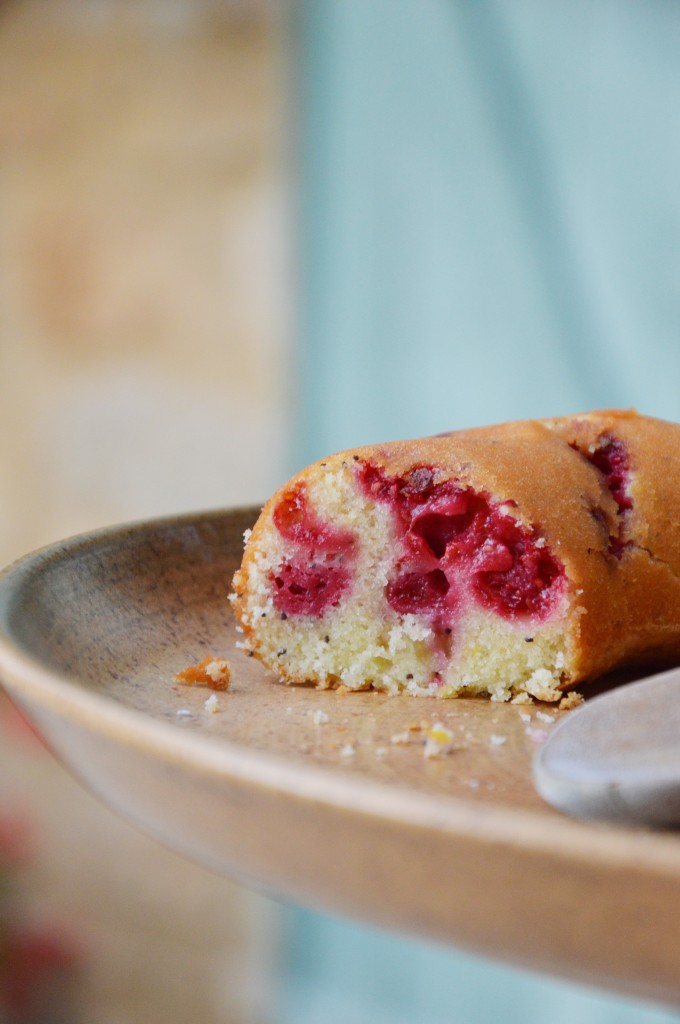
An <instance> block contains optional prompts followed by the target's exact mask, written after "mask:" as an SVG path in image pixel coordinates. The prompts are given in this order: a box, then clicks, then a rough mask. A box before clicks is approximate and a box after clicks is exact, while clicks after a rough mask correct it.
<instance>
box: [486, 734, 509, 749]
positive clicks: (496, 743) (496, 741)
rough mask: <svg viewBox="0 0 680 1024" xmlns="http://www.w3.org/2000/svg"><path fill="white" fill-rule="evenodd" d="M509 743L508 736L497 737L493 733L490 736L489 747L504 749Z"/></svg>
mask: <svg viewBox="0 0 680 1024" xmlns="http://www.w3.org/2000/svg"><path fill="white" fill-rule="evenodd" d="M507 741H508V737H507V736H497V735H496V734H495V733H492V735H491V736H489V746H491V747H502V746H503V744H504V743H507Z"/></svg>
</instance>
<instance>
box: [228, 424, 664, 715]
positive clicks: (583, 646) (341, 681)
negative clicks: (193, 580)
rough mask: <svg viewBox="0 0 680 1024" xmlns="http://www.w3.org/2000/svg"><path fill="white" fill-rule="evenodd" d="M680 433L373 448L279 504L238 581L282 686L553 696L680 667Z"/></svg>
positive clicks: (507, 436)
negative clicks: (644, 669)
mask: <svg viewBox="0 0 680 1024" xmlns="http://www.w3.org/2000/svg"><path fill="white" fill-rule="evenodd" d="M679 500H680V426H678V425H677V424H673V423H668V422H665V421H662V420H658V419H652V418H650V417H645V416H640V415H637V414H636V413H633V412H619V411H605V412H593V413H586V414H582V415H577V416H569V417H562V418H558V419H553V420H540V421H538V420H536V421H522V422H517V423H506V424H502V425H500V426H494V427H484V428H477V429H473V430H466V431H455V432H452V433H449V434H444V435H440V436H438V437H430V438H422V439H418V440H413V441H400V442H393V443H390V444H383V445H374V446H370V447H365V448H356V449H353V450H352V451H347V452H342V453H340V454H338V455H333V456H331V457H329V458H327V459H324V460H323V461H321V462H317V463H315V464H314V465H312V466H310V467H308V468H307V469H305V470H304V471H303V472H301V473H299V474H298V475H297V476H295V477H293V479H292V480H290V481H289V482H288V483H287V484H286V485H285V486H284V487H283V488H282V489H281V490H280V491H278V492H277V493H276V494H275V495H274V496H273V497H272V498H271V499H270V501H269V502H267V504H266V505H265V507H264V509H263V510H262V514H261V516H260V518H259V519H258V521H257V523H256V525H255V527H254V529H253V530H252V533H250V534H249V536H248V537H247V540H246V548H245V553H244V557H243V563H242V565H241V568H240V569H239V571H238V572H237V573H236V575H235V577H234V583H233V588H234V593H233V595H232V600H233V605H234V610H235V613H236V616H237V618H238V620H239V621H240V623H241V626H242V628H243V631H244V643H245V644H246V645H247V647H248V649H249V650H250V651H252V652H253V654H254V655H255V656H256V657H258V658H260V659H261V661H263V662H264V664H265V665H267V666H269V667H270V668H271V669H272V670H273V671H274V672H275V673H276V674H277V676H278V677H279V678H281V679H283V680H286V681H288V682H291V683H305V682H309V683H313V684H315V685H317V686H319V687H331V686H340V685H343V686H345V687H346V688H348V689H350V690H357V689H366V688H367V687H375V688H376V689H380V690H384V691H387V692H389V693H397V692H401V691H403V692H407V693H411V694H419V695H425V694H427V695H434V696H438V697H455V696H460V695H473V694H483V695H488V696H490V697H491V698H492V699H493V700H500V701H505V700H509V699H512V698H518V697H519V696H520V695H529V696H530V697H534V698H537V699H539V700H547V701H556V700H559V699H560V698H561V697H562V692H563V691H564V690H566V689H569V688H570V687H572V686H573V685H575V684H576V683H577V682H580V681H582V680H585V679H591V678H594V677H596V676H598V675H600V674H602V673H604V672H606V671H608V670H609V669H612V668H614V667H616V666H619V665H624V664H631V663H649V664H660V663H669V662H672V661H674V660H680V517H679V515H678V502H679Z"/></svg>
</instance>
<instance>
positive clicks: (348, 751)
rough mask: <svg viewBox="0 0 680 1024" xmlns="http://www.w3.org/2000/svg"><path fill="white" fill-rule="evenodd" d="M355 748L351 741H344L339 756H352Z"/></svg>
mask: <svg viewBox="0 0 680 1024" xmlns="http://www.w3.org/2000/svg"><path fill="white" fill-rule="evenodd" d="M354 754H355V750H354V747H353V746H352V744H351V743H346V744H345V745H344V747H342V748H341V749H340V757H354Z"/></svg>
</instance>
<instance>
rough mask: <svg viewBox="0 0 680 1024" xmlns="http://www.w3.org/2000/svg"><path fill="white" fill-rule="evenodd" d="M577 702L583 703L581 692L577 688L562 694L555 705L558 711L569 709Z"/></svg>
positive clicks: (574, 706)
mask: <svg viewBox="0 0 680 1024" xmlns="http://www.w3.org/2000/svg"><path fill="white" fill-rule="evenodd" d="M579 704H583V694H582V693H579V692H578V691H577V690H572V691H571V693H567V694H565V695H564V697H563V698H562V700H561V701H560V702H559V704H558V705H557V707H558V710H559V711H571V709H572V708H577V707H578V706H579Z"/></svg>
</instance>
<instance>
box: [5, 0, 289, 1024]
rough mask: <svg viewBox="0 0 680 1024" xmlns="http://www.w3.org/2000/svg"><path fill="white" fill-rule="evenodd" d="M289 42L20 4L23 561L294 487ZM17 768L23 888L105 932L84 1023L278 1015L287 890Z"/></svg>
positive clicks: (39, 767)
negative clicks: (215, 864) (280, 926)
mask: <svg viewBox="0 0 680 1024" xmlns="http://www.w3.org/2000/svg"><path fill="white" fill-rule="evenodd" d="M284 38H285V26H284V24H283V23H282V13H281V5H276V6H274V4H273V3H272V4H271V5H270V4H269V3H266V2H265V0H259V2H255V0H251V2H249V0H239V2H235V0H232V2H229V0H4V2H2V3H0V434H1V436H2V443H1V444H0V496H1V500H0V561H2V562H3V563H5V562H8V561H10V560H11V559H13V558H15V557H17V556H19V555H21V554H23V553H24V552H26V551H28V550H30V549H32V548H35V547H37V546H39V545H41V544H44V543H48V542H50V541H53V540H56V539H58V538H60V537H62V536H65V535H68V534H72V533H75V532H79V531H81V530H87V529H90V528H93V527H97V526H100V525H104V524H109V523H114V522H119V521H122V520H128V519H136V518H142V517H147V516H153V515H157V514H164V513H169V512H175V511H182V510H190V509H201V508H207V507H214V506H221V505H228V504H232V503H241V502H250V501H257V500H259V499H261V498H263V497H264V496H266V494H267V493H268V492H269V491H270V490H272V488H273V487H274V486H275V485H276V484H278V483H279V482H280V481H281V480H282V478H283V475H284V473H283V463H284V459H285V452H286V446H287V442H288V436H287V431H288V415H287V410H288V408H289V403H290V395H289V385H290V382H289V378H288V370H287V368H288V365H289V359H288V351H287V350H288V345H289V324H290V310H289V308H288V295H289V290H290V289H289V281H288V253H289V249H290V246H289V239H288V229H287V218H288V213H287V211H288V201H287V198H288V182H287V177H286V170H285V167H286V162H285V156H286V134H287V131H286V126H287V112H286V75H285V54H284V42H283V41H284ZM5 714H8V712H7V711H5ZM0 778H1V779H2V781H1V782H0V804H2V805H3V806H5V807H10V806H11V807H16V808H18V809H19V810H20V812H21V813H22V814H23V813H28V814H29V816H30V819H31V822H32V829H33V832H34V833H35V841H34V847H35V851H34V856H33V859H32V860H31V862H30V864H29V865H28V866H27V867H26V868H24V869H23V870H22V871H21V873H20V881H19V882H18V883H17V884H20V886H21V894H22V899H23V902H24V904H25V905H26V906H29V907H30V908H31V911H30V912H31V913H35V914H36V915H40V914H48V915H50V916H51V917H52V918H53V919H54V920H55V921H61V922H63V923H64V927H65V928H66V930H71V931H72V932H73V934H74V935H75V936H76V937H77V939H78V941H79V942H80V943H81V944H82V946H83V950H84V957H83V967H82V969H81V972H80V975H79V981H78V986H77V991H76V993H75V1003H74V1014H75V1016H74V1019H77V1020H82V1021H87V1022H93V1021H97V1024H126V1022H131V1021H135V1022H136V1021H144V1022H145V1024H154V1022H156V1021H158V1022H159V1024H160V1022H161V1021H162V1022H163V1024H173V1022H175V1021H177V1022H180V1021H182V1022H186V1021H187V1020H189V1019H190V1020H193V1021H197V1022H201V1024H212V1022H217V1021H220V1022H232V1021H233V1022H235V1024H239V1022H241V1021H243V1022H246V1021H247V1022H259V1021H264V1020H265V1019H266V1017H267V1001H268V999H269V991H270V982H271V975H272V971H273V963H274V959H275V956H276V913H275V910H274V909H273V907H272V905H271V904H269V903H268V902H267V901H265V900H263V899H261V898H259V897H256V896H254V895H252V894H249V893H246V892H244V891H242V890H240V889H238V888H237V887H235V886H233V885H231V884H230V883H228V882H226V881H224V880H221V879H218V878H215V877H213V876H212V875H210V874H208V873H207V872H204V871H202V870H201V869H199V868H197V867H194V866H192V865H190V864H187V863H185V862H184V861H182V860H181V859H179V858H178V857H175V856H174V855H172V854H170V853H169V852H167V851H166V850H164V849H162V848H161V847H160V846H157V845H156V844H154V843H153V842H151V841H150V840H147V839H146V838H144V837H143V836H141V835H139V834H138V833H137V832H135V831H134V830H133V829H131V828H129V827H128V826H126V825H124V824H123V823H122V822H120V821H118V819H116V818H115V817H113V816H112V815H110V814H109V813H108V812H107V811H105V810H104V809H103V808H101V807H99V805H98V804H96V803H95V801H94V800H92V799H91V798H90V797H89V796H88V795H87V794H85V793H84V791H82V790H81V789H80V787H79V786H77V785H76V784H75V783H73V782H72V781H71V780H70V779H69V778H68V777H67V776H66V775H65V774H64V773H63V772H62V770H61V769H60V768H58V767H57V766H56V765H54V764H53V762H52V760H51V758H50V757H49V755H47V754H46V753H45V752H44V751H43V750H42V749H41V748H40V747H39V746H38V745H37V744H35V743H33V742H32V741H31V740H30V739H29V738H27V737H26V736H25V735H24V734H22V732H21V730H10V731H8V732H7V733H6V735H4V736H3V737H2V748H1V750H0Z"/></svg>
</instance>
